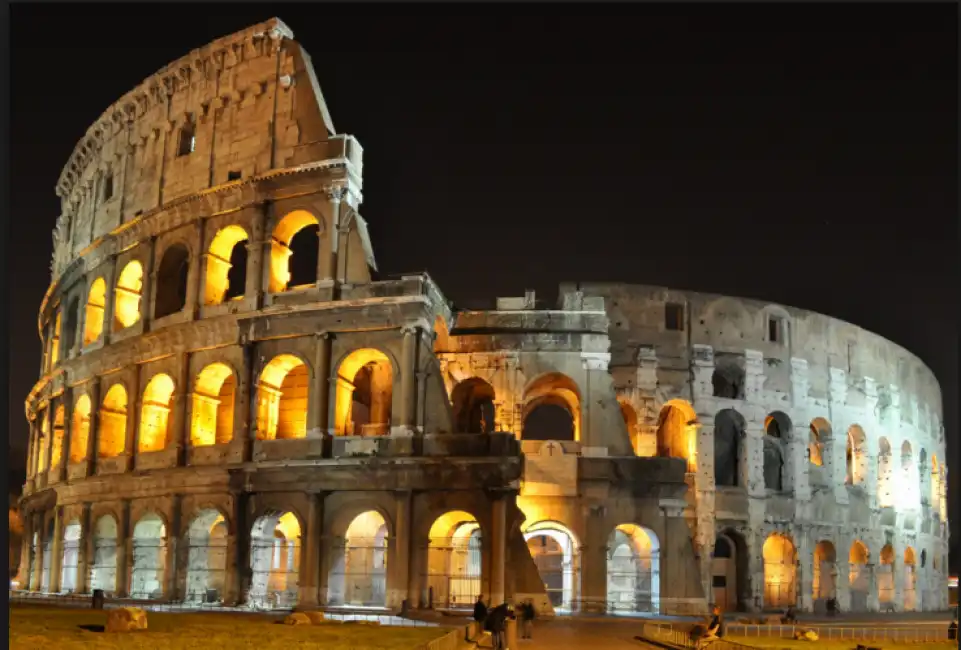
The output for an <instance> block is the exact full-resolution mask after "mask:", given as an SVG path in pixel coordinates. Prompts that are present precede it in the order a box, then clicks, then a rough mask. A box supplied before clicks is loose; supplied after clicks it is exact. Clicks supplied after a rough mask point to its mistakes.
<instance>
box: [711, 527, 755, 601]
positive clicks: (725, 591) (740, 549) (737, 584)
mask: <svg viewBox="0 0 961 650" xmlns="http://www.w3.org/2000/svg"><path fill="white" fill-rule="evenodd" d="M712 564H713V569H712V579H711V586H712V591H713V593H712V596H713V598H714V604H715V605H718V606H719V607H720V608H721V609H722V610H724V611H738V612H743V611H746V609H747V603H748V601H749V600H750V595H751V589H750V585H749V582H748V566H749V564H748V552H747V544H746V543H745V542H744V537H742V536H741V534H740V533H738V532H737V531H735V530H732V529H726V530H724V531H723V532H721V533H718V535H717V537H716V538H715V540H714V554H713V560H712Z"/></svg>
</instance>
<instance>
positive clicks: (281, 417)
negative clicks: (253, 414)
mask: <svg viewBox="0 0 961 650" xmlns="http://www.w3.org/2000/svg"><path fill="white" fill-rule="evenodd" d="M309 384H310V374H309V372H308V371H307V364H306V363H305V362H304V360H303V359H301V358H300V357H299V356H297V355H294V354H279V355H277V356H275V357H274V358H273V359H271V360H270V363H268V364H267V365H266V366H264V369H263V370H262V371H261V373H260V381H259V382H258V384H257V439H258V440H288V439H296V438H305V437H306V436H307V400H308V397H309Z"/></svg>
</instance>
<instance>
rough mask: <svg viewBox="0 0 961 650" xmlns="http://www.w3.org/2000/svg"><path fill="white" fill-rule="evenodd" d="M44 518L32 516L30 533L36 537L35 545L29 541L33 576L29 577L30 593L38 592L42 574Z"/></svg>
mask: <svg viewBox="0 0 961 650" xmlns="http://www.w3.org/2000/svg"><path fill="white" fill-rule="evenodd" d="M43 519H44V517H43V514H42V513H39V512H38V513H35V514H34V515H33V527H32V528H33V530H32V533H33V534H36V535H37V544H36V546H34V545H33V540H30V544H31V547H32V548H33V567H34V569H33V575H32V576H30V591H40V576H41V574H43V536H44V533H45V532H46V531H45V530H44V526H43V524H44V521H43Z"/></svg>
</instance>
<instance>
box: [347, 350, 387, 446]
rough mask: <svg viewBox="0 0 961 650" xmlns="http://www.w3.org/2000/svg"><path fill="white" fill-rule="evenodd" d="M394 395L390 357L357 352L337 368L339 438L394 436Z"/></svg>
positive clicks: (371, 351)
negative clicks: (392, 414)
mask: <svg viewBox="0 0 961 650" xmlns="http://www.w3.org/2000/svg"><path fill="white" fill-rule="evenodd" d="M393 394H394V369H393V365H392V364H391V361H390V358H389V357H388V356H387V355H386V354H384V353H383V352H381V351H380V350H375V349H373V348H362V349H360V350H354V351H353V352H351V353H350V354H348V355H347V356H346V357H344V359H343V361H341V362H340V366H339V367H338V369H337V387H336V392H335V397H334V432H335V433H336V434H337V435H338V436H345V435H354V436H361V435H362V436H372V435H374V436H376V435H385V434H388V433H390V426H391V410H392V409H391V407H392V402H393Z"/></svg>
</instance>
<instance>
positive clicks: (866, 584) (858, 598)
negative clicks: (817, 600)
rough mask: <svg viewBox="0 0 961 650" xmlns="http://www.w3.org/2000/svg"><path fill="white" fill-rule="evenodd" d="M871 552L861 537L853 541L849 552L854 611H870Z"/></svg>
mask: <svg viewBox="0 0 961 650" xmlns="http://www.w3.org/2000/svg"><path fill="white" fill-rule="evenodd" d="M870 557H871V554H870V552H869V551H868V547H867V545H866V544H865V543H864V542H862V541H861V540H859V539H856V540H854V541H853V542H852V543H851V550H850V552H849V553H848V570H849V573H848V585H849V589H850V594H851V605H850V610H851V611H852V612H866V611H868V592H869V591H870V589H871V578H870V569H869V568H868V564H869V563H870Z"/></svg>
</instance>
